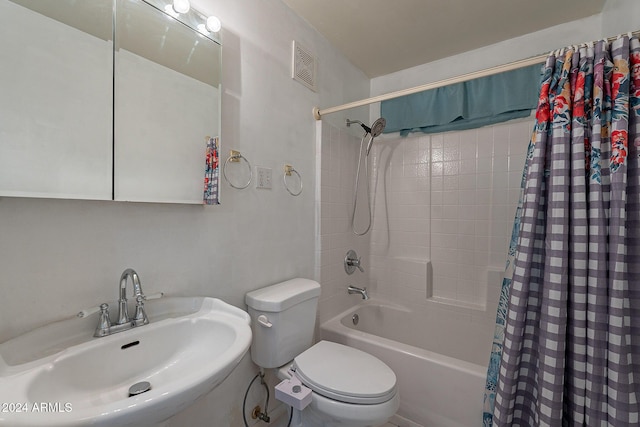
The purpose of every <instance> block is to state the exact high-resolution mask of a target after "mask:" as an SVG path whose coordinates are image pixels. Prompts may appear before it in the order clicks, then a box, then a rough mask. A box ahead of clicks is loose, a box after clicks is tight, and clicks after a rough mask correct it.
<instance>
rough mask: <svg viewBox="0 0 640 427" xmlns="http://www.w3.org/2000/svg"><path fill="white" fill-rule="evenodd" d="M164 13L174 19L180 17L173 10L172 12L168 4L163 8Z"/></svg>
mask: <svg viewBox="0 0 640 427" xmlns="http://www.w3.org/2000/svg"><path fill="white" fill-rule="evenodd" d="M164 11H165V12H166V13H167V15H170V16H173V17H174V18H177V17H178V16H179V15H180V14H179V13H177V12H176V11H175V10H173V6H172V5H170V4H168V5H166V6H165V7H164Z"/></svg>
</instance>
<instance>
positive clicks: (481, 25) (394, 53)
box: [283, 0, 605, 78]
mask: <svg viewBox="0 0 640 427" xmlns="http://www.w3.org/2000/svg"><path fill="white" fill-rule="evenodd" d="M283 1H284V2H285V3H286V4H287V5H289V7H290V8H291V9H293V11H294V12H295V13H297V14H298V15H300V16H301V17H303V18H304V19H306V20H307V21H308V22H309V23H310V24H311V25H312V26H313V27H315V28H316V29H317V30H318V31H319V32H320V33H321V34H323V35H324V36H325V37H326V38H327V39H328V40H329V42H331V44H332V45H333V46H335V47H336V48H337V49H338V50H340V51H342V53H344V55H345V56H346V57H347V58H349V60H351V62H352V63H353V64H354V65H355V66H356V67H358V68H360V69H361V70H362V71H364V73H365V74H366V75H367V76H369V77H370V78H373V77H378V76H381V75H385V74H390V73H393V72H395V71H399V70H403V69H406V68H410V67H413V66H416V65H420V64H425V63H427V62H431V61H435V60H437V59H441V58H445V57H448V56H451V55H455V54H458V53H462V52H467V51H470V50H473V49H477V48H480V47H483V46H487V45H490V44H493V43H497V42H500V41H503V40H507V39H510V38H514V37H517V36H520V35H524V34H528V33H531V32H534V31H538V30H542V29H544V28H548V27H551V26H554V25H558V24H561V23H563V22H569V21H573V20H576V19H580V18H584V17H587V16H591V15H595V14H598V13H600V12H601V11H602V8H603V6H604V3H605V0H562V1H558V0H536V1H531V0H283Z"/></svg>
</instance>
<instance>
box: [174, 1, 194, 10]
mask: <svg viewBox="0 0 640 427" xmlns="http://www.w3.org/2000/svg"><path fill="white" fill-rule="evenodd" d="M190 8H191V5H190V4H189V0H173V10H175V11H176V12H177V13H187V12H189V9H190Z"/></svg>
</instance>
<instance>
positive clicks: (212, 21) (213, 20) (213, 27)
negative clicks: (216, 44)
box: [206, 15, 222, 33]
mask: <svg viewBox="0 0 640 427" xmlns="http://www.w3.org/2000/svg"><path fill="white" fill-rule="evenodd" d="M206 27H207V30H209V31H211V32H214V33H217V32H218V31H220V28H222V24H221V23H220V20H219V19H218V17H217V16H213V15H211V16H210V17H208V18H207V25H206Z"/></svg>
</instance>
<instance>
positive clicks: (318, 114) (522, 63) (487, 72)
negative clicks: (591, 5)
mask: <svg viewBox="0 0 640 427" xmlns="http://www.w3.org/2000/svg"><path fill="white" fill-rule="evenodd" d="M628 34H629V36H631V35H632V34H633V35H639V34H640V30H636V31H633V32H629V33H628ZM618 37H620V36H614V37H609V38H608V39H606V40H607V41H609V42H611V41H613V40H615V39H617V38H618ZM548 56H549V53H545V54H542V55H538V56H533V57H531V58H527V59H521V60H519V61H514V62H510V63H508V64H504V65H498V66H495V67H491V68H486V69H484V70H480V71H474V72H471V73H467V74H462V75H460V76H456V77H450V78H448V79H444V80H439V81H437V82H433V83H427V84H424V85H420V86H415V87H412V88H408V89H402V90H398V91H396V92H390V93H385V94H383V95H377V96H373V97H371V98H367V99H362V100H360V101H354V102H349V103H347V104H342V105H338V106H336V107H330V108H323V109H320V108H318V107H314V108H313V117H314V118H315V119H316V120H320V119H322V116H325V115H327V114H331V113H337V112H338V111H343V110H349V109H351V108H356V107H362V106H365V105H369V104H374V103H376V102H382V101H386V100H389V99H393V98H399V97H401V96H405V95H411V94H414V93H418V92H423V91H425V90H430V89H436V88H439V87H443V86H448V85H452V84H455V83H462V82H466V81H469V80H473V79H478V78H480V77H486V76H491V75H494V74H498V73H504V72H506V71H511V70H516V69H518V68H524V67H528V66H530V65H535V64H542V63H543V62H545V61H546V59H547V57H548Z"/></svg>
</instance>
